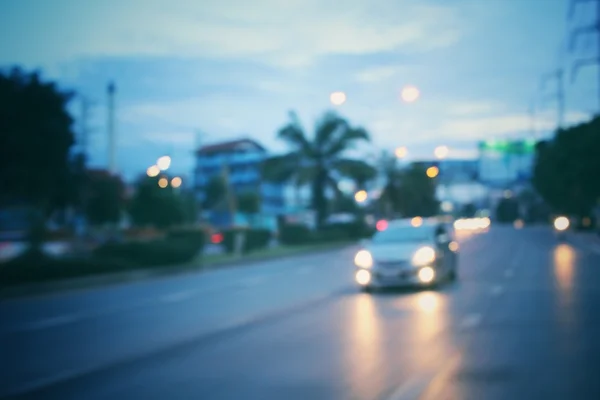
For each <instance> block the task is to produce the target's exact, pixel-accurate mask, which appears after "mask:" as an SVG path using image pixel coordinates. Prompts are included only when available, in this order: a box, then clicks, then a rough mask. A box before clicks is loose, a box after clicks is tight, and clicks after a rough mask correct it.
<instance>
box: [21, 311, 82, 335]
mask: <svg viewBox="0 0 600 400" xmlns="http://www.w3.org/2000/svg"><path fill="white" fill-rule="evenodd" d="M81 319H83V317H82V316H81V315H78V314H67V315H59V316H57V317H52V318H45V319H41V320H38V321H34V322H31V323H29V324H26V325H25V326H23V327H22V329H21V330H24V331H37V330H40V329H47V328H53V327H57V326H61V325H67V324H71V323H73V322H77V321H79V320H81Z"/></svg>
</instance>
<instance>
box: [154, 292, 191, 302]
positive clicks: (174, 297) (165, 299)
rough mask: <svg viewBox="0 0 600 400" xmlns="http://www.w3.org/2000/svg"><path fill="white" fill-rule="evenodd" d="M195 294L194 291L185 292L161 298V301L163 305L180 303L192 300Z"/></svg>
mask: <svg viewBox="0 0 600 400" xmlns="http://www.w3.org/2000/svg"><path fill="white" fill-rule="evenodd" d="M195 294H196V292H195V291H193V290H184V291H181V292H175V293H170V294H167V295H164V296H161V297H160V301H161V302H163V303H178V302H180V301H184V300H188V299H191V298H192V297H194V295H195Z"/></svg>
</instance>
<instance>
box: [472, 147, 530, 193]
mask: <svg viewBox="0 0 600 400" xmlns="http://www.w3.org/2000/svg"><path fill="white" fill-rule="evenodd" d="M535 146H536V141H535V140H534V139H519V140H506V139H504V140H486V141H482V142H480V143H479V146H478V147H479V177H480V180H481V181H482V182H485V183H491V184H510V183H522V182H526V181H528V180H529V179H531V173H532V169H533V162H534V157H535Z"/></svg>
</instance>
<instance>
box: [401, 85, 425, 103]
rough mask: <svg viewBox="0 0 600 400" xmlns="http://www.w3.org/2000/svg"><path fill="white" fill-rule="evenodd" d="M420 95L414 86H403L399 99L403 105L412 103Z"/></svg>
mask: <svg viewBox="0 0 600 400" xmlns="http://www.w3.org/2000/svg"><path fill="white" fill-rule="evenodd" d="M420 95H421V92H420V91H419V89H418V88H417V87H415V86H405V87H403V88H402V92H400V97H401V98H402V100H403V101H404V102H405V103H414V102H415V101H417V99H418V98H419V96H420Z"/></svg>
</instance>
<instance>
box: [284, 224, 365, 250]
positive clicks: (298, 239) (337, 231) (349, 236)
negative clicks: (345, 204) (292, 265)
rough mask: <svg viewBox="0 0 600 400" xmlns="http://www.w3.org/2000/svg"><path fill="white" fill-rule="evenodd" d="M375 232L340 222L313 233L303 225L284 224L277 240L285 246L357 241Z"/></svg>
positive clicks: (363, 225) (361, 226)
mask: <svg viewBox="0 0 600 400" xmlns="http://www.w3.org/2000/svg"><path fill="white" fill-rule="evenodd" d="M374 233H375V230H374V229H373V228H370V227H369V226H367V225H366V224H365V223H363V222H340V223H335V224H329V225H325V226H324V227H323V228H322V229H321V230H320V231H316V232H313V231H311V230H310V229H309V228H308V226H306V225H305V224H298V223H294V224H285V225H283V226H282V227H281V229H280V232H279V240H280V242H281V243H282V244H286V245H303V244H309V243H320V242H336V241H344V240H359V239H363V238H369V237H371V236H373V234H374Z"/></svg>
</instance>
